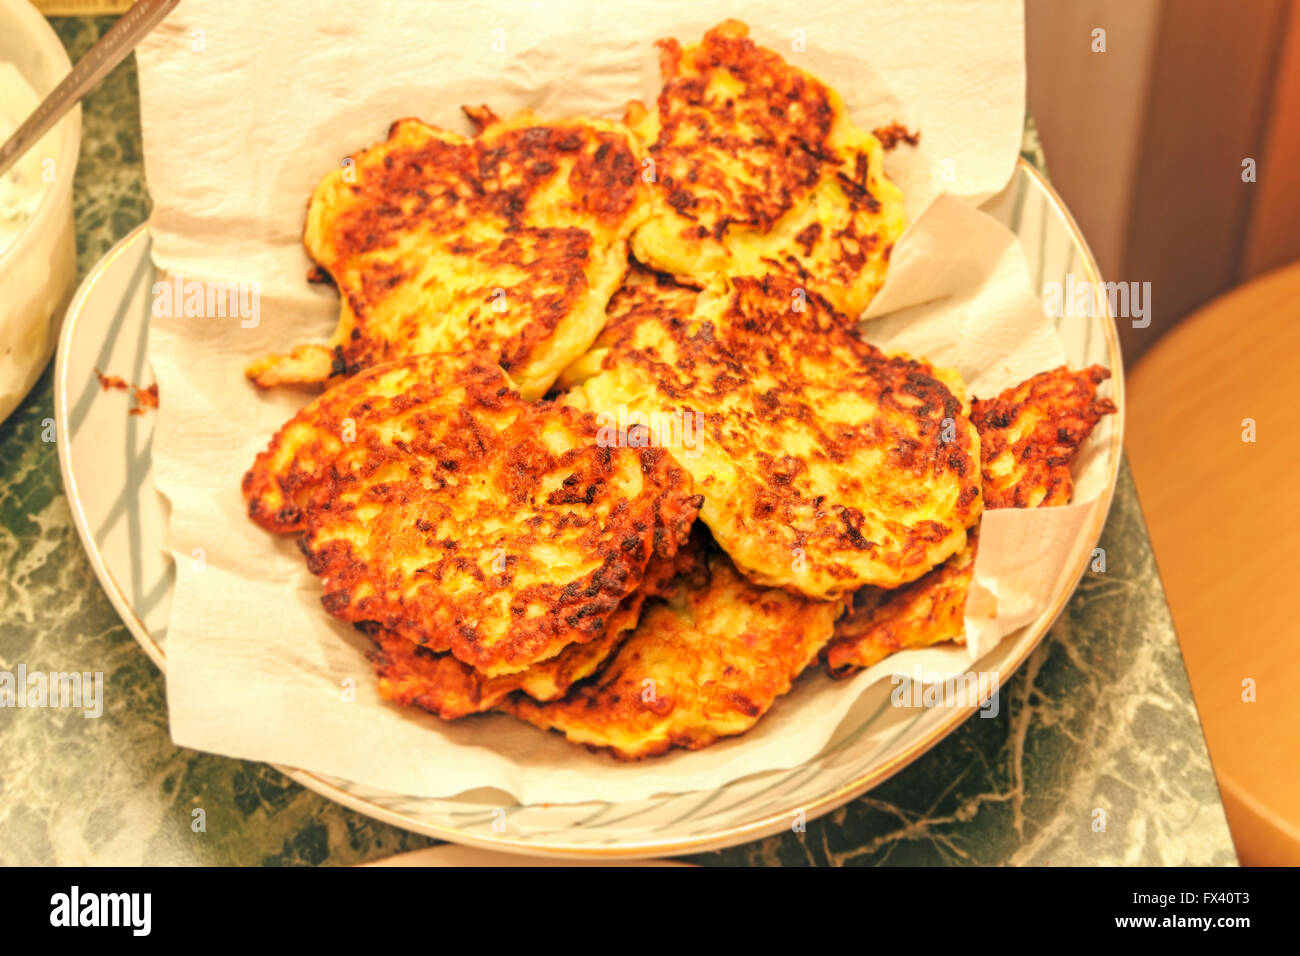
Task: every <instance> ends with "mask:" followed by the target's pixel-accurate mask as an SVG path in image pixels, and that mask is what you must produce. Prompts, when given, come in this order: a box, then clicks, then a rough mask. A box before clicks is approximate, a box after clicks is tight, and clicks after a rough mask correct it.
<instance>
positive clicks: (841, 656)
mask: <svg viewBox="0 0 1300 956" xmlns="http://www.w3.org/2000/svg"><path fill="white" fill-rule="evenodd" d="M660 49H661V68H662V72H663V75H664V86H663V90H662V92H661V94H660V96H659V98H658V100H657V102H656V104H655V105H654V107H653V108H652V109H646V108H645V107H642V106H640V105H639V104H633V105H632V107H631V108H629V110H628V117H627V125H621V124H617V123H612V122H609V121H604V120H585V119H570V120H563V121H558V122H543V121H541V120H538V119H537V118H535V117H533V116H532V115H530V114H521V115H519V116H516V117H513V118H511V119H509V120H505V121H502V120H499V119H497V117H495V116H494V115H493V114H492V113H491V112H490V111H488V110H487V109H486V108H479V109H475V110H467V112H468V113H469V114H470V116H471V118H472V119H473V120H474V122H475V124H476V125H477V126H478V128H479V134H478V135H477V136H476V137H474V138H472V139H466V138H464V137H460V136H457V135H455V134H452V133H447V132H444V131H442V130H437V129H434V128H432V127H429V126H425V125H424V124H422V123H419V122H418V121H415V120H403V121H400V122H398V123H396V124H394V126H393V128H392V130H391V131H390V135H389V138H388V140H387V141H386V142H385V143H382V144H380V145H378V146H375V147H372V148H371V149H367V150H364V151H362V152H361V153H358V154H357V155H356V156H354V157H352V158H350V159H349V161H348V162H346V163H345V164H344V165H343V167H342V168H341V169H340V170H339V171H337V172H335V173H333V174H331V175H330V176H328V177H326V179H325V181H324V182H323V183H322V184H321V186H320V187H319V188H318V189H317V190H316V192H315V194H314V195H313V196H312V201H311V204H310V206H309V209H308V216H307V230H306V236H305V240H306V245H307V249H308V252H309V253H310V254H311V256H312V258H313V259H314V260H315V262H316V263H317V265H318V267H319V268H320V269H321V270H323V274H324V275H326V276H327V277H328V278H330V279H331V280H332V281H333V282H334V283H335V284H336V285H337V287H338V289H339V293H340V299H341V317H340V322H339V326H338V330H337V331H336V333H335V336H334V339H333V340H332V341H331V343H330V344H328V345H305V346H299V347H298V348H296V349H294V350H293V351H292V352H291V353H289V355H286V356H275V357H272V358H269V359H266V360H263V361H260V362H257V363H255V364H254V365H253V366H251V367H250V368H249V370H248V374H249V377H250V378H251V379H252V380H253V381H255V382H256V383H257V384H258V385H260V386H263V387H268V386H271V385H277V384H282V383H321V384H325V385H326V386H328V390H327V391H325V392H324V394H322V395H321V396H320V397H319V398H317V399H316V400H315V401H314V402H312V403H311V404H310V405H308V406H307V407H306V408H304V409H303V410H302V411H301V412H299V413H298V414H297V415H296V416H295V417H294V418H293V419H292V420H291V421H290V422H288V423H287V424H286V425H285V426H284V427H283V428H281V429H280V431H279V432H278V433H277V434H276V436H275V437H274V438H273V439H272V441H271V443H270V445H269V447H268V448H267V450H266V451H264V452H263V453H262V454H261V455H259V456H258V458H257V461H256V462H255V463H254V465H253V468H252V469H251V470H250V471H249V472H248V474H247V475H246V476H245V479H244V494H245V497H246V499H247V501H248V510H249V515H250V516H251V517H252V519H253V520H254V521H256V522H257V523H258V524H260V525H262V526H263V527H265V528H267V529H268V530H271V531H275V532H280V533H293V534H297V535H299V541H300V546H301V548H302V551H303V553H304V554H305V555H306V557H307V561H308V566H309V567H310V569H311V571H312V572H313V573H314V574H317V575H319V576H320V577H321V578H322V581H323V586H324V597H323V599H322V600H323V603H324V605H325V608H326V610H327V611H328V612H329V613H330V614H332V615H334V616H335V617H338V618H340V619H341V620H344V621H349V622H352V623H354V624H356V626H358V627H359V628H361V629H362V630H363V631H365V632H366V633H367V634H368V635H369V636H370V637H371V639H372V640H373V643H374V650H373V652H372V655H371V659H372V661H373V664H374V667H375V670H376V672H377V674H378V677H379V690H380V693H381V694H382V695H383V696H384V697H385V698H387V699H389V700H392V701H395V702H397V703H400V704H409V705H415V706H418V707H421V708H424V709H425V710H428V711H431V712H433V713H436V714H438V715H440V716H441V717H443V718H446V719H455V718H459V717H462V716H465V715H468V714H473V713H478V712H483V711H491V710H495V711H504V712H508V713H511V714H514V715H516V716H518V717H519V718H521V719H523V720H526V721H529V722H531V723H533V724H536V725H538V726H540V727H544V728H553V729H556V730H559V731H561V732H562V733H564V734H565V735H566V736H567V737H568V738H569V739H570V740H572V741H574V742H577V743H582V744H586V745H588V746H592V747H597V748H606V749H608V750H609V751H610V752H611V753H613V754H614V755H615V756H618V757H621V758H637V757H643V756H647V755H651V754H658V753H663V752H664V751H666V750H668V749H669V748H670V747H674V746H680V747H687V748H698V747H703V746H706V745H708V744H709V743H712V742H713V741H715V740H717V739H719V738H720V737H724V736H728V735H734V734H739V733H743V732H744V731H745V730H747V729H748V728H750V727H752V726H753V725H754V723H756V722H757V721H758V719H759V718H760V717H761V716H762V715H763V714H764V713H765V712H766V711H767V710H768V709H769V708H770V707H771V706H772V705H773V703H774V701H775V700H776V698H777V697H779V696H780V695H782V694H784V693H786V692H787V691H788V690H789V689H790V687H791V685H792V682H793V681H794V680H795V679H796V678H797V677H798V676H799V674H800V673H801V672H802V671H803V670H804V669H805V668H806V667H807V666H808V665H809V664H810V663H812V662H813V661H815V660H817V659H818V658H819V657H821V656H824V657H825V659H826V664H827V667H828V669H829V670H830V672H831V673H832V674H835V675H837V676H842V675H844V674H847V673H851V672H852V671H854V670H856V669H858V668H861V667H865V666H869V665H871V664H873V663H875V662H876V661H878V660H880V659H882V658H883V657H884V656H886V655H888V654H889V653H892V652H893V651H894V650H897V649H900V648H903V647H914V646H921V645H925V644H930V643H935V642H938V641H946V640H960V639H961V634H962V615H963V608H964V604H965V595H966V590H967V588H968V586H969V583H970V572H971V568H972V567H973V563H974V554H975V540H976V531H977V528H978V522H979V518H980V515H981V513H982V510H983V509H984V508H989V507H1037V506H1043V505H1053V504H1062V503H1065V502H1067V501H1068V500H1069V498H1070V490H1071V489H1070V463H1071V460H1072V458H1073V455H1074V453H1075V451H1076V449H1077V448H1078V446H1079V444H1080V443H1081V442H1082V441H1083V440H1084V439H1085V438H1086V437H1087V436H1088V434H1089V432H1090V431H1091V429H1092V427H1093V426H1094V425H1095V424H1096V422H1097V421H1098V419H1099V418H1100V417H1101V416H1102V415H1104V414H1106V413H1109V412H1111V411H1114V407H1113V406H1112V405H1111V404H1110V403H1109V402H1108V401H1107V400H1105V399H1098V398H1097V397H1096V392H1097V387H1098V385H1099V384H1100V383H1101V382H1102V381H1103V380H1104V379H1105V378H1106V377H1107V374H1108V373H1107V372H1106V371H1105V370H1104V369H1100V368H1097V367H1094V368H1092V369H1087V370H1085V371H1083V372H1070V371H1068V370H1066V369H1064V368H1062V369H1057V370H1055V371H1052V372H1047V373H1044V374H1043V375H1040V376H1036V377H1035V378H1034V379H1031V380H1030V381H1029V382H1026V383H1024V384H1023V385H1021V386H1018V387H1017V388H1015V389H1011V390H1009V391H1008V392H1005V393H1003V394H1002V395H1000V396H998V397H997V398H995V399H991V400H986V401H981V400H980V399H975V400H974V401H973V402H972V401H971V400H970V399H968V397H967V396H966V395H965V387H964V385H963V383H962V382H961V378H960V376H959V375H957V374H956V373H955V372H953V371H951V370H947V369H940V368H935V367H932V366H931V365H929V364H927V363H926V362H925V361H923V360H919V359H914V358H909V357H902V356H890V355H886V354H884V353H882V352H881V351H880V350H878V349H876V348H874V347H872V346H871V345H868V344H867V343H865V342H864V341H863V340H862V339H861V338H860V337H859V336H858V334H857V329H856V319H857V317H858V315H859V313H860V312H861V311H862V310H863V309H864V308H865V307H866V305H867V303H868V302H869V301H870V299H871V297H872V296H873V295H874V293H875V292H876V290H877V289H879V287H880V285H881V284H882V282H883V280H884V272H885V268H886V266H887V263H888V259H889V253H890V250H891V249H892V247H893V243H894V241H895V240H896V239H897V237H898V236H899V235H900V234H901V232H902V229H903V225H904V222H903V213H902V200H901V196H900V194H899V192H898V190H897V189H896V188H895V187H894V186H893V185H892V184H890V183H889V182H888V180H886V179H885V177H884V172H883V168H882V162H883V152H882V148H881V145H880V143H879V142H878V141H877V140H876V138H875V137H874V136H873V135H871V134H870V133H867V132H864V131H862V130H859V129H858V128H856V127H855V126H854V125H853V123H852V121H851V120H850V119H849V118H848V116H847V113H846V112H845V109H844V106H843V103H842V102H841V101H840V98H839V97H838V96H837V95H836V94H835V93H834V92H833V91H832V90H830V89H829V88H828V87H826V86H825V85H824V84H823V83H821V82H820V81H818V80H817V79H815V78H814V77H812V76H810V75H809V74H807V73H805V72H803V71H801V70H798V69H796V68H794V67H792V66H790V65H788V64H787V63H785V62H784V61H783V60H782V59H781V58H780V57H779V56H778V55H777V54H775V53H773V52H771V51H769V50H765V49H763V48H761V47H758V46H756V45H755V44H754V43H753V42H752V41H750V40H749V38H748V36H747V30H746V28H745V26H744V24H741V23H738V22H736V21H727V22H726V23H723V24H721V25H720V26H718V27H716V28H715V29H713V30H711V31H709V32H708V33H707V34H706V35H705V37H704V39H703V41H702V42H701V43H700V44H698V45H696V46H693V47H688V48H686V49H682V48H681V47H679V46H678V44H677V43H676V41H673V40H665V41H661V43H660ZM629 247H630V250H631V253H632V255H633V257H634V260H635V261H634V262H633V263H632V264H631V267H630V271H629V259H628V250H629ZM620 286H621V287H620ZM548 394H549V396H550V397H549V398H543V396H545V395H548ZM646 422H652V423H653V422H658V423H660V424H661V425H662V424H663V423H671V424H672V425H673V426H674V427H672V428H658V429H653V428H650V427H648V426H647V425H646V424H645V423H646ZM697 516H698V517H699V519H700V520H699V521H698V522H696V520H695V519H696V517H697Z"/></svg>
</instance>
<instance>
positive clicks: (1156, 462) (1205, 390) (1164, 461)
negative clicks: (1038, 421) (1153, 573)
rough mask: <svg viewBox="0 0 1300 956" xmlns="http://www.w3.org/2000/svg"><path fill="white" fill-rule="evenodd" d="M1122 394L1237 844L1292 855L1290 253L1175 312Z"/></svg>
mask: <svg viewBox="0 0 1300 956" xmlns="http://www.w3.org/2000/svg"><path fill="white" fill-rule="evenodd" d="M1157 301H1158V300H1157ZM1127 397H1128V419H1127V424H1126V432H1125V448H1126V450H1127V453H1128V458H1129V463H1130V465H1131V467H1132V469H1133V474H1134V478H1135V480H1136V482H1137V489H1138V495H1139V497H1140V498H1141V501H1142V507H1143V511H1144V513H1145V515H1146V519H1147V524H1148V527H1149V529H1150V532H1151V540H1152V544H1153V546H1154V548H1155V555H1156V562H1157V564H1158V565H1159V568H1160V574H1161V577H1162V578H1163V579H1164V585H1165V590H1166V592H1167V594H1168V597H1169V605H1170V609H1171V610H1172V612H1173V618H1174V625H1175V627H1176V628H1177V630H1178V639H1179V642H1180V643H1181V644H1182V650H1183V657H1184V658H1185V660H1186V662H1187V671H1188V675H1189V677H1190V678H1191V684H1192V691H1193V693H1194V695H1195V698H1196V706H1197V708H1198V709H1199V711H1200V714H1201V722H1202V725H1203V726H1204V728H1205V736H1206V740H1207V741H1208V743H1209V748H1210V757H1211V759H1212V760H1213V762H1214V768H1215V773H1216V774H1217V775H1218V779H1219V788H1220V791H1221V792H1222V795H1223V802H1224V806H1225V808H1226V810H1227V814H1228V823H1229V825H1230V826H1231V828H1232V835H1233V840H1234V841H1235V843H1236V845H1237V853H1238V856H1239V857H1240V859H1241V862H1242V863H1243V864H1247V865H1290V866H1295V865H1300V263H1296V264H1293V265H1291V266H1287V267H1285V268H1282V269H1279V270H1277V271H1275V272H1271V273H1268V274H1267V275H1264V276H1262V277H1260V278H1258V279H1255V280H1253V281H1251V282H1248V283H1247V284H1245V285H1243V286H1240V287H1239V288H1237V289H1235V290H1233V291H1232V292H1229V293H1227V294H1226V295H1223V296H1221V297H1219V298H1217V299H1215V300H1213V301H1212V302H1210V303H1209V304H1208V305H1206V306H1204V307H1203V308H1201V309H1200V310H1198V311H1197V312H1195V313H1194V314H1193V315H1191V316H1190V317H1188V318H1187V319H1186V320H1184V321H1183V322H1181V323H1180V324H1179V325H1178V326H1176V327H1175V328H1174V329H1173V330H1172V331H1171V332H1169V333H1168V334H1167V335H1165V336H1164V337H1163V338H1161V339H1160V341H1159V342H1158V343H1157V344H1156V345H1154V346H1153V347H1152V348H1151V350H1150V351H1149V352H1148V353H1147V354H1146V356H1145V357H1144V358H1143V359H1142V360H1141V361H1140V362H1139V363H1138V365H1137V367H1136V369H1134V371H1133V372H1132V373H1131V374H1130V375H1129V378H1128V388H1127ZM1252 691H1253V698H1254V699H1253V700H1251V699H1250V698H1251V696H1252Z"/></svg>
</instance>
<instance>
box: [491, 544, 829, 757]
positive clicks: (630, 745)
mask: <svg viewBox="0 0 1300 956" xmlns="http://www.w3.org/2000/svg"><path fill="white" fill-rule="evenodd" d="M842 609H843V604H842V603H841V602H831V601H812V600H809V599H808V598H804V597H800V596H799V595H797V594H792V593H790V592H789V591H786V590H783V589H781V588H764V587H760V586H759V585H756V584H754V583H753V582H751V581H749V580H748V579H747V578H745V576H744V575H742V574H740V573H739V572H738V571H737V570H736V569H735V567H734V566H733V565H732V563H731V561H729V560H728V559H727V557H726V555H724V554H721V553H718V552H716V551H715V552H713V553H712V554H709V555H708V556H707V557H706V558H705V561H704V565H703V567H702V568H701V573H697V574H694V575H687V576H686V577H685V578H684V579H683V582H682V585H681V587H680V588H679V589H678V592H677V594H676V595H675V596H674V597H672V598H671V599H669V600H668V601H667V602H666V603H663V604H655V605H654V606H651V607H648V608H647V610H646V611H645V612H644V614H643V615H642V618H641V623H640V624H639V625H638V626H637V629H636V631H634V632H633V634H632V635H631V636H630V637H629V638H628V639H627V640H626V641H624V642H623V645H622V647H620V648H619V650H618V652H617V653H616V654H615V655H614V658H613V660H612V661H610V663H609V665H608V666H607V667H606V668H605V669H604V670H603V671H601V673H600V674H599V676H597V677H596V678H595V679H594V680H592V681H591V682H590V683H586V684H581V685H578V686H577V687H575V688H574V689H573V690H572V691H571V692H570V693H569V695H568V696H567V697H565V698H564V699H563V700H558V701H555V702H553V703H545V704H542V703H537V702H536V701H534V700H531V699H529V698H528V697H525V696H523V695H515V696H513V697H511V698H509V699H507V700H506V701H504V702H503V703H502V705H501V707H502V709H503V710H507V711H509V712H510V713H513V714H514V715H515V716H517V717H520V718H521V719H523V720H526V721H528V722H530V723H532V724H535V725H536V726H538V727H543V728H548V729H553V730H558V731H560V732H561V733H563V734H564V735H565V736H566V737H567V738H568V739H569V740H570V741H572V742H573V743H579V744H586V745H587V746H589V747H593V748H608V749H609V751H610V752H611V753H612V754H613V755H614V756H615V757H618V758H620V759H625V760H635V759H638V758H641V757H648V756H653V755H655V754H661V753H664V752H665V751H666V750H668V749H669V748H670V747H684V748H687V749H690V750H697V749H699V748H701V747H706V746H708V745H709V744H711V743H713V742H714V741H716V740H718V739H719V738H721V737H727V736H731V735H734V734H741V733H744V732H745V731H746V730H748V729H749V728H750V727H753V726H754V724H756V723H757V722H758V720H759V718H760V717H762V716H763V714H765V713H766V712H767V711H768V710H769V709H770V708H771V706H772V704H773V703H774V702H775V701H776V699H777V698H778V697H780V696H781V695H782V694H784V693H786V692H787V691H789V689H790V686H791V684H792V683H793V681H794V679H795V678H796V677H798V676H799V674H801V673H802V672H803V670H804V668H805V667H807V666H808V664H809V663H810V662H812V661H813V660H815V659H816V658H817V654H818V652H819V651H820V650H821V648H822V647H823V645H825V643H826V642H827V641H828V640H829V639H830V637H831V632H832V626H833V624H834V621H835V618H836V617H837V616H838V615H839V613H840V612H841V610H842Z"/></svg>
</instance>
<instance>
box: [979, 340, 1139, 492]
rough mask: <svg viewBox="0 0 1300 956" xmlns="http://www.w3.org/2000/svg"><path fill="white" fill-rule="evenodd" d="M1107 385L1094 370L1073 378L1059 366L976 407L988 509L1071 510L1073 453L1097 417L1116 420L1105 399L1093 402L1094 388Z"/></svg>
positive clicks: (1104, 372)
mask: <svg viewBox="0 0 1300 956" xmlns="http://www.w3.org/2000/svg"><path fill="white" fill-rule="evenodd" d="M1108 378H1110V371H1109V370H1107V369H1104V368H1102V367H1101V366H1100V365H1093V366H1091V367H1089V368H1086V369H1083V370H1081V371H1074V372H1072V371H1070V370H1069V369H1068V368H1066V367H1065V366H1064V365H1062V366H1061V367H1060V368H1056V369H1052V370H1051V371H1050V372H1043V373H1041V374H1039V375H1035V376H1034V377H1033V378H1030V379H1027V380H1026V381H1023V382H1021V383H1020V384H1019V385H1016V386H1014V387H1013V388H1009V389H1007V390H1006V391H1004V392H1003V393H1002V394H1000V395H998V396H997V397H996V398H990V399H976V400H975V401H974V403H973V404H972V407H971V420H972V421H974V422H975V427H976V428H977V429H979V433H980V459H981V470H982V472H983V475H984V506H985V507H986V508H1037V507H1041V506H1044V505H1063V504H1067V503H1068V502H1069V500H1070V495H1071V494H1073V491H1074V488H1073V485H1072V484H1071V482H1070V463H1071V462H1072V461H1073V460H1074V456H1075V453H1076V452H1077V451H1078V450H1079V446H1080V445H1081V444H1083V442H1084V440H1085V439H1086V438H1087V437H1088V436H1089V435H1090V434H1092V430H1093V428H1094V427H1095V426H1096V424H1097V422H1098V421H1100V420H1101V417H1102V416H1103V415H1111V414H1113V413H1114V412H1115V403H1114V402H1112V401H1111V400H1110V399H1109V398H1101V399H1099V398H1097V386H1098V385H1100V384H1101V383H1102V382H1104V381H1105V380H1106V379H1108Z"/></svg>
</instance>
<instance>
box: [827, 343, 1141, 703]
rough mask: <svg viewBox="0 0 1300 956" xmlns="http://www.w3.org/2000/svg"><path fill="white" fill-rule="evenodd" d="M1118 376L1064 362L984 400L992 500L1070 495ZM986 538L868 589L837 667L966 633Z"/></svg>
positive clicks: (977, 408)
mask: <svg viewBox="0 0 1300 956" xmlns="http://www.w3.org/2000/svg"><path fill="white" fill-rule="evenodd" d="M1109 377H1110V372H1109V371H1107V370H1106V369H1104V368H1102V367H1101V366H1099V365H1094V366H1092V367H1091V368H1086V369H1083V370H1082V371H1078V372H1072V371H1070V370H1068V369H1066V368H1065V367H1061V368H1058V369H1053V370H1052V371H1050V372H1043V373H1042V374H1040V375H1035V376H1034V377H1033V378H1030V379H1028V380H1026V381H1024V382H1021V383H1020V384H1019V385H1016V386H1014V387H1013V388H1009V389H1007V390H1006V391H1004V392H1003V393H1002V394H1001V395H999V396H998V397H997V398H995V399H990V400H988V401H981V400H980V399H975V401H974V403H973V411H972V418H973V419H974V421H975V424H976V426H977V427H978V429H979V437H980V449H981V452H982V457H983V466H982V470H983V485H984V502H985V507H986V508H1006V507H1013V508H1035V507H1038V508H1043V507H1051V506H1053V505H1064V504H1069V501H1070V497H1071V494H1072V493H1073V486H1072V484H1071V480H1070V466H1071V464H1072V463H1073V461H1074V456H1075V455H1076V453H1077V452H1078V449H1079V446H1080V445H1081V444H1083V442H1084V441H1085V440H1086V439H1087V437H1088V436H1089V435H1090V434H1091V433H1092V429H1093V427H1094V426H1095V425H1096V424H1097V421H1098V420H1099V419H1100V418H1101V416H1102V415H1109V414H1112V413H1113V412H1114V411H1115V405H1114V403H1113V402H1111V401H1110V399H1107V398H1103V399H1098V398H1097V386H1098V385H1099V384H1101V383H1102V382H1104V381H1105V380H1106V379H1107V378H1109ZM1017 462H1018V463H1019V464H1017ZM977 538H978V536H977V535H976V534H974V533H972V534H971V536H970V542H969V543H968V544H967V546H966V547H965V548H964V549H963V550H962V551H960V552H958V553H957V554H956V555H954V556H953V557H951V558H949V559H948V560H947V561H945V562H944V563H943V564H941V565H939V567H937V568H935V569H934V570H933V571H930V572H929V573H928V574H926V575H925V576H924V577H922V578H920V579H919V580H917V581H915V582H913V583H912V584H909V585H907V586H906V587H903V588H899V589H897V590H894V591H882V590H879V589H876V588H865V589H863V590H862V591H859V592H858V594H857V595H855V600H854V604H855V607H854V610H853V612H852V613H850V614H848V615H846V616H845V617H843V618H841V619H840V621H839V623H837V624H836V627H835V640H834V641H832V642H831V644H830V645H829V646H828V647H827V649H826V669H827V671H829V672H830V674H831V676H833V677H845V676H847V675H849V674H851V673H852V672H854V671H856V670H858V669H859V668H863V667H870V666H871V665H873V664H875V663H877V662H879V661H882V660H884V659H885V658H886V657H888V656H889V655H890V654H893V653H894V652H895V651H900V650H904V649H907V648H913V647H928V646H930V645H932V644H940V643H942V642H944V641H957V642H959V643H960V642H964V641H965V629H966V623H965V615H966V595H967V593H968V592H969V591H970V584H971V580H972V579H973V577H974V574H975V554H976V547H977Z"/></svg>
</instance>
